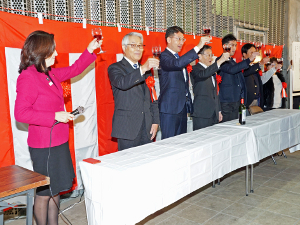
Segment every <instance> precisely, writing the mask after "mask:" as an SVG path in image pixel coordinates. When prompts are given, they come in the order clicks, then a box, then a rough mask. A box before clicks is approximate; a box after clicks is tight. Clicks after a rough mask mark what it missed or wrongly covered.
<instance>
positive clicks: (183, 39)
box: [172, 37, 186, 42]
mask: <svg viewBox="0 0 300 225" xmlns="http://www.w3.org/2000/svg"><path fill="white" fill-rule="evenodd" d="M172 38H175V39H176V40H177V41H179V42H180V41H182V42H185V41H186V39H185V38H179V37H172Z"/></svg>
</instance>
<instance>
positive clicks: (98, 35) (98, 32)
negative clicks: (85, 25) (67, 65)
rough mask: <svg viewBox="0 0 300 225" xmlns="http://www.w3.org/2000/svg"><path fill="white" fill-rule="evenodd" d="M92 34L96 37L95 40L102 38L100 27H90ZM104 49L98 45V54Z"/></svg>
mask: <svg viewBox="0 0 300 225" xmlns="http://www.w3.org/2000/svg"><path fill="white" fill-rule="evenodd" d="M92 35H93V37H94V38H97V41H100V40H101V39H102V30H101V28H99V27H97V28H94V29H92ZM104 52H105V51H103V50H102V48H101V46H100V52H99V53H98V54H101V53H104Z"/></svg>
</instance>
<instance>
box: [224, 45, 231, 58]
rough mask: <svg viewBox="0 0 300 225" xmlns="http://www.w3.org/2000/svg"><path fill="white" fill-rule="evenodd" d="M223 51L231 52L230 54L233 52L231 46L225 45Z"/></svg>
mask: <svg viewBox="0 0 300 225" xmlns="http://www.w3.org/2000/svg"><path fill="white" fill-rule="evenodd" d="M223 49H224V50H225V52H229V53H230V51H231V46H230V44H225V45H224V46H223ZM230 58H231V57H229V59H228V60H230Z"/></svg>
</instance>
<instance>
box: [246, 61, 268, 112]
mask: <svg viewBox="0 0 300 225" xmlns="http://www.w3.org/2000/svg"><path fill="white" fill-rule="evenodd" d="M259 71H260V66H259V63H255V64H254V65H252V66H250V67H249V68H248V69H246V70H244V77H245V83H246V88H247V101H246V104H245V105H246V107H247V108H249V105H250V104H251V103H252V102H253V100H254V99H258V98H259V99H260V105H259V107H261V108H263V106H264V97H263V96H264V93H263V84H262V81H261V78H260V75H259Z"/></svg>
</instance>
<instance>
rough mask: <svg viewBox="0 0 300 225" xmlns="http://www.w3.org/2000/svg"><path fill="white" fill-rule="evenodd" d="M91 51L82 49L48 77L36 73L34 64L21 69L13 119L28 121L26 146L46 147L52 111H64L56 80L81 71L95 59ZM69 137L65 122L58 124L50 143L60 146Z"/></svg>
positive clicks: (60, 90)
mask: <svg viewBox="0 0 300 225" xmlns="http://www.w3.org/2000/svg"><path fill="white" fill-rule="evenodd" d="M96 58H97V57H96V55H95V54H91V53H89V52H88V51H87V50H85V51H84V52H83V53H82V54H81V56H80V57H79V59H78V60H77V61H76V62H75V63H74V64H73V65H72V66H69V67H64V68H53V69H51V71H49V76H50V77H51V79H52V81H53V82H54V83H53V84H52V85H51V86H50V85H49V82H50V79H49V78H48V76H47V75H46V74H45V73H40V72H38V71H37V70H36V68H35V66H33V65H32V66H29V67H27V69H26V70H23V71H22V72H21V74H20V75H19V77H18V80H17V98H16V103H15V118H16V120H17V121H19V122H22V123H28V124H29V128H28V140H27V142H28V145H29V146H30V147H32V148H47V147H49V141H50V131H51V127H52V125H53V124H54V122H55V112H59V111H65V109H64V97H63V89H62V87H61V85H60V82H62V81H65V80H68V79H70V78H72V77H75V76H77V75H79V74H80V73H82V72H83V71H84V70H85V69H86V68H87V67H88V66H89V65H90V64H91V63H92V62H93V61H95V59H96ZM68 140H69V124H68V123H59V124H57V125H55V126H54V128H53V131H52V142H51V146H58V145H61V144H63V143H65V142H67V141H68Z"/></svg>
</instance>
